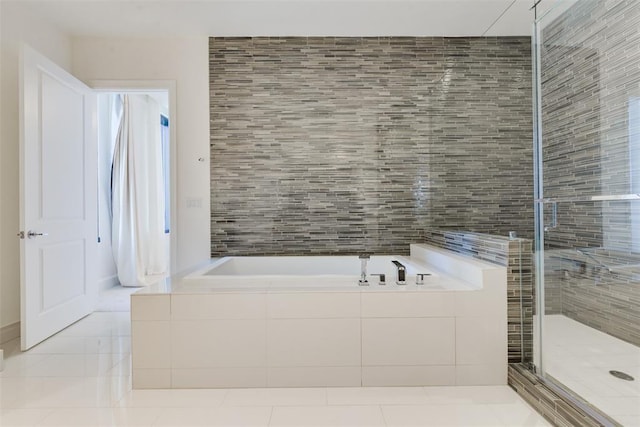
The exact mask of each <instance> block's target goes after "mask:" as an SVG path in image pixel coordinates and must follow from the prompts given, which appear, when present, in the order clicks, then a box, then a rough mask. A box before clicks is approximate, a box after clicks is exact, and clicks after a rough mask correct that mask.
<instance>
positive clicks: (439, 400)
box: [424, 386, 520, 405]
mask: <svg viewBox="0 0 640 427" xmlns="http://www.w3.org/2000/svg"><path fill="white" fill-rule="evenodd" d="M424 390H425V393H426V395H427V403H428V404H430V405H463V404H500V403H501V404H505V403H514V402H518V401H520V398H519V397H518V395H517V394H516V393H515V392H514V391H513V390H512V389H511V388H510V387H509V386H452V387H424Z"/></svg>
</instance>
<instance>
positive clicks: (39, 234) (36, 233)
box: [27, 230, 49, 239]
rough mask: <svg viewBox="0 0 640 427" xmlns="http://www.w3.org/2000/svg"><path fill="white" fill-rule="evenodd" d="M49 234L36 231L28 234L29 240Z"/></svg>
mask: <svg viewBox="0 0 640 427" xmlns="http://www.w3.org/2000/svg"><path fill="white" fill-rule="evenodd" d="M48 235H49V234H47V233H38V232H36V231H33V230H29V232H28V233H27V237H28V238H29V239H33V238H34V237H38V236H48Z"/></svg>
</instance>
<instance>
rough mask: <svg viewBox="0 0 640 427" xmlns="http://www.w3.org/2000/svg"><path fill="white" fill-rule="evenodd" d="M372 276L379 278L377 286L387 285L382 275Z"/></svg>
mask: <svg viewBox="0 0 640 427" xmlns="http://www.w3.org/2000/svg"><path fill="white" fill-rule="evenodd" d="M372 276H379V277H380V282H378V285H380V286H384V285H386V284H387V282H386V281H385V275H384V274H372Z"/></svg>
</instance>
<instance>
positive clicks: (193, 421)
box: [153, 406, 271, 427]
mask: <svg viewBox="0 0 640 427" xmlns="http://www.w3.org/2000/svg"><path fill="white" fill-rule="evenodd" d="M270 416H271V407H268V406H264V407H251V408H239V407H234V408H231V407H227V408H224V407H221V408H214V409H210V408H170V409H164V410H162V411H161V413H160V416H159V417H158V419H157V420H156V421H155V423H154V424H153V425H154V426H176V427H189V426H225V427H226V426H256V427H257V426H268V425H269V418H270Z"/></svg>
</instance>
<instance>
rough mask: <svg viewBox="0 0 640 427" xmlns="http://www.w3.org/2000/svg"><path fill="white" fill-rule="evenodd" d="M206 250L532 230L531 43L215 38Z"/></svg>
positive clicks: (263, 250)
mask: <svg viewBox="0 0 640 427" xmlns="http://www.w3.org/2000/svg"><path fill="white" fill-rule="evenodd" d="M209 50H210V57H209V58H210V61H209V66H210V99H211V105H210V108H211V255H212V256H219V255H273V254H352V253H357V252H362V251H367V252H371V253H400V254H402V253H407V252H408V249H409V246H408V243H410V242H417V241H422V240H423V239H424V237H425V230H426V229H428V228H430V227H455V228H458V229H466V230H472V231H476V232H483V233H494V234H502V235H506V234H507V233H508V231H509V230H516V231H517V232H518V233H519V235H521V236H523V237H530V236H531V235H532V232H533V220H532V217H533V212H532V211H533V208H532V204H533V203H532V193H533V188H532V185H533V184H532V173H533V172H532V144H531V140H532V123H531V119H532V107H531V52H530V39H529V38H525V37H520V38H509V37H506V38H414V37H398V38H396V37H392V38H389V37H371V38H370V37H366V38H360V37H355V38H348V37H337V38H334V37H326V38H292V37H284V38H211V39H210V44H209Z"/></svg>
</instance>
